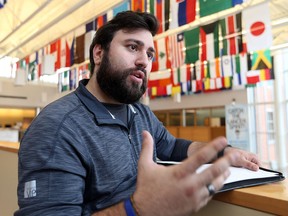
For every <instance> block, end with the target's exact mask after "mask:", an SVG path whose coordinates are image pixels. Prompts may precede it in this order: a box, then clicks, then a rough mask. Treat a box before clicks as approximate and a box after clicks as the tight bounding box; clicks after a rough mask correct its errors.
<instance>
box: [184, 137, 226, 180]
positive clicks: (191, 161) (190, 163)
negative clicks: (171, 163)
mask: <svg viewBox="0 0 288 216" xmlns="http://www.w3.org/2000/svg"><path fill="white" fill-rule="evenodd" d="M225 146H227V140H226V139H225V138H224V137H219V138H216V139H214V140H212V141H211V142H210V143H209V144H207V146H205V147H203V148H201V149H200V150H199V151H197V152H196V153H195V154H194V155H192V156H190V157H189V158H187V159H186V160H185V161H183V163H182V164H181V166H182V167H183V174H184V173H187V174H191V173H193V172H195V171H196V169H197V168H198V167H200V166H201V165H202V164H205V163H208V162H210V161H212V160H213V159H215V157H216V155H217V153H218V152H219V151H221V150H222V149H224V148H225ZM181 176H182V175H181Z"/></svg>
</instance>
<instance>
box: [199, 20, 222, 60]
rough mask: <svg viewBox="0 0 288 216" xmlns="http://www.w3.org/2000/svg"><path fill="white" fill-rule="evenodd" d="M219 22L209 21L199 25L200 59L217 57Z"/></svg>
mask: <svg viewBox="0 0 288 216" xmlns="http://www.w3.org/2000/svg"><path fill="white" fill-rule="evenodd" d="M218 24H219V22H218V21H216V22H214V23H210V24H208V25H205V26H201V27H200V38H201V44H202V46H201V50H202V53H201V61H205V60H211V59H214V58H216V57H219V30H218Z"/></svg>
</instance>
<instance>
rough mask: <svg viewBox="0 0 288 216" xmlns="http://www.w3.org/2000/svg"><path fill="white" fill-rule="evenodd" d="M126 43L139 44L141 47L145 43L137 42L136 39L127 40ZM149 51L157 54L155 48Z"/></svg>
mask: <svg viewBox="0 0 288 216" xmlns="http://www.w3.org/2000/svg"><path fill="white" fill-rule="evenodd" d="M125 42H126V43H127V42H134V43H136V44H138V45H139V46H142V47H143V46H144V43H143V42H142V41H139V40H136V39H126V40H125ZM148 50H149V51H150V52H153V53H156V51H155V49H154V48H153V47H149V48H148Z"/></svg>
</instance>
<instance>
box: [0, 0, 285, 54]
mask: <svg viewBox="0 0 288 216" xmlns="http://www.w3.org/2000/svg"><path fill="white" fill-rule="evenodd" d="M123 1H124V0H61V1H60V0H25V1H19V0H8V1H7V4H5V6H4V8H2V9H0V58H1V57H4V56H7V55H8V56H13V57H17V58H20V59H21V58H24V57H25V56H27V55H29V54H31V53H33V52H34V51H37V50H39V49H40V48H42V47H44V46H46V45H48V44H49V43H51V42H52V41H54V40H55V39H57V38H60V37H62V36H64V35H65V34H67V33H69V32H72V31H74V30H75V29H77V27H79V26H83V25H84V24H85V23H87V22H88V21H90V20H92V19H93V18H95V17H97V16H98V15H101V13H103V12H105V11H107V10H108V9H110V8H111V7H114V6H116V5H117V4H119V3H120V2H123ZM263 1H264V0H246V2H245V4H243V5H244V6H241V7H242V8H241V7H240V9H239V10H241V9H243V7H247V6H250V5H253V4H257V3H259V2H263ZM269 5H270V12H271V21H272V30H273V37H274V40H273V45H279V44H284V43H286V44H287V43H288V28H287V27H288V4H287V1H286V0H270V1H269ZM280 21H282V22H283V23H279V22H280Z"/></svg>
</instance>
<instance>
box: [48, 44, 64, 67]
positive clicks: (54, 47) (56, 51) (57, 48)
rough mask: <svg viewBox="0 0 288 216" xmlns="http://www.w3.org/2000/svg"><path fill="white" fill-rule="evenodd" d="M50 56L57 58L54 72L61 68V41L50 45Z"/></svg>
mask: <svg viewBox="0 0 288 216" xmlns="http://www.w3.org/2000/svg"><path fill="white" fill-rule="evenodd" d="M50 54H52V55H54V56H55V63H54V65H55V66H54V70H55V71H56V70H57V69H59V68H61V39H57V40H56V41H54V42H53V43H51V44H50Z"/></svg>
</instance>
